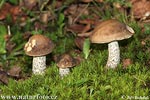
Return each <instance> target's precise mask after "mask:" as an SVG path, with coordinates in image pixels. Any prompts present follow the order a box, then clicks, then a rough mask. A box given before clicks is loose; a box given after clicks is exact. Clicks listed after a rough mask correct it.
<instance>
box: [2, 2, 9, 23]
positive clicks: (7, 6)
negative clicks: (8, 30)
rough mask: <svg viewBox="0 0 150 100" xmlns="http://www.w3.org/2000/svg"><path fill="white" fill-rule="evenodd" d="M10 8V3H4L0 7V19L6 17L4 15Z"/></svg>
mask: <svg viewBox="0 0 150 100" xmlns="http://www.w3.org/2000/svg"><path fill="white" fill-rule="evenodd" d="M11 8H12V5H10V4H9V3H5V4H4V5H3V6H2V8H1V9H0V20H3V19H5V18H6V16H7V15H8V14H9V13H10V9H11Z"/></svg>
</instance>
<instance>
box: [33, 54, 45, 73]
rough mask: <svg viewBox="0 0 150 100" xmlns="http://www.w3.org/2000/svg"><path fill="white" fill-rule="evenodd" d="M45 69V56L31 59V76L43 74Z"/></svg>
mask: <svg viewBox="0 0 150 100" xmlns="http://www.w3.org/2000/svg"><path fill="white" fill-rule="evenodd" d="M45 69H46V56H38V57H37V56H36V57H33V63H32V71H33V74H43V73H44V70H45Z"/></svg>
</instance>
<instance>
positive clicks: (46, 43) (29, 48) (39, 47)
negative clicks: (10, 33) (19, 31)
mask: <svg viewBox="0 0 150 100" xmlns="http://www.w3.org/2000/svg"><path fill="white" fill-rule="evenodd" d="M53 48H54V44H53V42H52V41H51V40H50V39H49V38H47V37H46V36H43V35H40V34H36V35H33V36H32V37H30V38H29V41H28V42H27V43H26V44H25V46H24V50H25V53H26V54H27V55H28V56H33V62H32V71H33V73H34V74H43V73H44V70H45V69H46V55H47V54H49V53H51V52H52V50H53Z"/></svg>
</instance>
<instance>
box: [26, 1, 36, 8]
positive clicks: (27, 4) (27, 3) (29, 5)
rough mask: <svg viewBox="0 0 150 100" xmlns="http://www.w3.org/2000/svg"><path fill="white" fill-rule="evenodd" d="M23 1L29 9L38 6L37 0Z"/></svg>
mask: <svg viewBox="0 0 150 100" xmlns="http://www.w3.org/2000/svg"><path fill="white" fill-rule="evenodd" d="M23 3H24V6H25V7H26V8H27V9H30V10H31V9H32V8H33V7H35V6H36V4H37V0H23Z"/></svg>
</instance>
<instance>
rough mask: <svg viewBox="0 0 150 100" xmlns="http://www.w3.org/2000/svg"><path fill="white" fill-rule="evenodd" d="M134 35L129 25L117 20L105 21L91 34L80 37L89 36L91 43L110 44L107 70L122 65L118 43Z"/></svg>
mask: <svg viewBox="0 0 150 100" xmlns="http://www.w3.org/2000/svg"><path fill="white" fill-rule="evenodd" d="M133 34H134V30H133V29H132V28H131V27H129V26H128V25H126V24H124V23H121V22H119V21H118V20H115V19H110V20H105V21H102V22H101V23H99V24H98V25H97V26H95V28H94V30H93V31H91V32H90V33H88V34H87V33H86V34H85V33H84V34H80V35H78V36H88V35H89V38H90V41H91V43H108V52H109V54H108V60H107V64H106V67H107V68H116V67H117V65H118V64H119V63H120V49H119V44H118V41H120V40H123V39H128V38H130V37H131V36H132V35H133Z"/></svg>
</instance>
